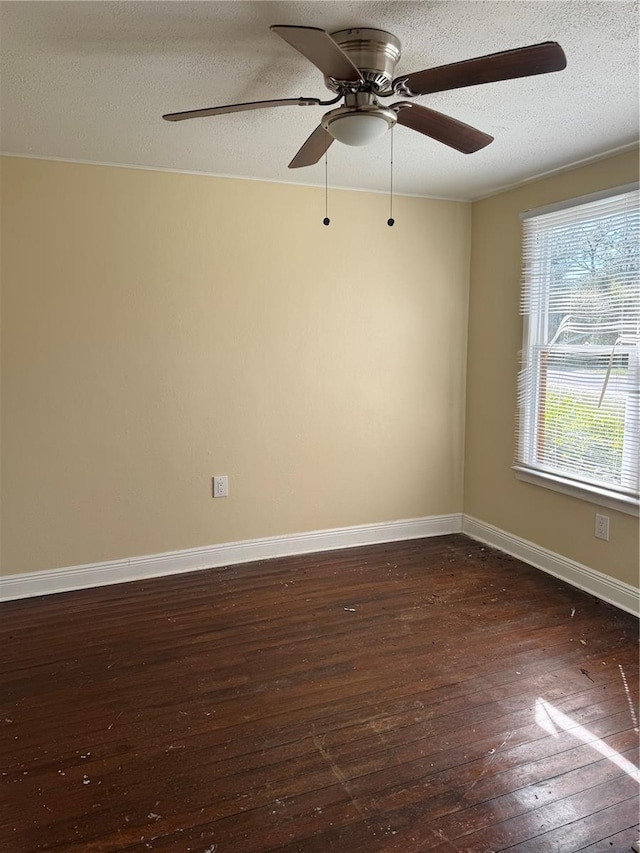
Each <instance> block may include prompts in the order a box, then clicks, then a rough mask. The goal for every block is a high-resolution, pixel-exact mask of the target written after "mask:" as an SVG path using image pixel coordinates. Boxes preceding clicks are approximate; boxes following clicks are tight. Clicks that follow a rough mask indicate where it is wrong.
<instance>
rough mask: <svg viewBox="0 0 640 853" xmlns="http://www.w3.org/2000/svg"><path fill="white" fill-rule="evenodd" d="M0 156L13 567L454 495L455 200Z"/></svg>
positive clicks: (7, 565)
mask: <svg viewBox="0 0 640 853" xmlns="http://www.w3.org/2000/svg"><path fill="white" fill-rule="evenodd" d="M2 169H3V174H2V184H3V208H2V288H3V294H2V299H3V313H2V322H3V339H2V346H3V353H2V370H3V377H2V378H3V382H2V395H3V406H2V413H3V433H2V435H3V447H2V452H3V486H2V489H3V492H2V513H3V532H4V536H3V559H2V571H3V573H4V574H12V573H19V572H27V571H35V570H40V569H49V568H60V567H65V566H73V565H80V564H84V563H91V562H97V561H103V560H110V559H116V558H125V557H133V556H137V555H142V554H152V553H158V552H164V551H170V550H178V549H183V548H191V547H197V546H205V545H210V544H216V543H222V542H232V541H240V540H245V539H250V538H255V537H262V536H271V535H281V534H282V535H285V534H290V533H295V532H301V531H309V530H319V529H330V528H336V527H343V526H349V525H358V524H366V523H375V522H383V521H393V520H398V519H403V518H415V517H422V516H429V515H436V514H440V513H450V512H460V511H461V510H462V478H463V470H462V465H463V442H464V393H465V363H466V362H465V358H466V325H467V297H468V269H469V246H470V205H468V204H463V203H456V202H440V201H430V200H425V199H417V198H415V199H413V198H398V199H396V202H395V204H394V214H395V217H396V220H397V224H396V226H395V228H393V229H391V228H389V227H388V226H387V224H386V219H387V215H388V214H387V209H388V207H387V206H388V200H387V198H386V197H385V196H382V195H376V194H368V193H357V192H339V191H334V192H331V193H330V214H331V217H332V223H331V226H330V227H328V228H325V227H324V226H323V225H322V217H323V215H324V191H323V190H320V189H317V188H305V187H294V186H287V185H279V184H269V183H257V182H250V181H239V180H228V179H218V178H208V177H203V176H192V175H180V174H169V173H162V172H153V171H142V170H131V169H117V168H110V167H102V166H88V165H80V164H68V163H56V162H46V161H38V160H29V159H20V158H3V160H2ZM214 474H227V475H228V476H229V478H230V479H229V490H230V496H229V498H227V499H219V500H213V499H212V498H211V477H212V475H214Z"/></svg>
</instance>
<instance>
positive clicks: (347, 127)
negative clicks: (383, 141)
mask: <svg viewBox="0 0 640 853" xmlns="http://www.w3.org/2000/svg"><path fill="white" fill-rule="evenodd" d="M395 123H396V115H395V113H394V112H393V111H392V110H385V109H379V110H371V111H364V110H362V111H361V110H357V111H356V110H349V111H347V110H346V109H345V108H344V107H340V108H338V109H337V110H332V111H331V112H330V113H327V115H326V116H324V117H323V119H322V125H323V127H324V128H325V130H327V131H328V132H329V133H330V134H331V136H333V138H334V139H337V140H338V142H343V143H344V144H345V145H368V144H369V143H370V142H375V141H376V139H380V137H382V136H384V134H385V133H386V132H387V130H389V128H390V127H393V125H394V124H395Z"/></svg>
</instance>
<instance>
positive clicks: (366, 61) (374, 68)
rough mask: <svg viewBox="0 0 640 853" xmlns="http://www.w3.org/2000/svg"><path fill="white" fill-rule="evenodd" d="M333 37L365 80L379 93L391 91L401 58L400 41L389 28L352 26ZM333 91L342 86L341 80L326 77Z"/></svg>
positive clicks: (328, 85) (327, 83)
mask: <svg viewBox="0 0 640 853" xmlns="http://www.w3.org/2000/svg"><path fill="white" fill-rule="evenodd" d="M330 35H331V38H332V39H333V40H334V41H335V43H336V44H337V45H338V47H340V48H341V49H342V50H343V51H344V52H345V53H346V54H347V56H348V57H349V59H350V60H351V61H352V62H353V64H354V65H355V66H356V68H357V69H358V70H359V71H360V73H361V74H362V76H363V78H364V81H365V83H367V84H368V87H370V89H371V91H373V92H375V93H376V94H382V93H383V92H388V93H391V91H392V87H391V81H392V80H393V76H394V70H395V67H396V65H397V63H398V60H399V59H400V49H401V45H400V40H399V39H398V38H396V36H394V35H393V34H392V33H388V32H386V30H374V29H351V30H338V31H337V32H335V33H331V34H330ZM325 83H326V85H327V87H328V88H329V89H331V90H332V91H333V92H338V91H340V89H341V86H340V81H336V80H334V79H333V78H332V77H325Z"/></svg>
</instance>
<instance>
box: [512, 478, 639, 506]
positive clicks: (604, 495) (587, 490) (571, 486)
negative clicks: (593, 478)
mask: <svg viewBox="0 0 640 853" xmlns="http://www.w3.org/2000/svg"><path fill="white" fill-rule="evenodd" d="M512 467H513V470H514V471H515V474H516V479H517V480H521V481H522V482H524V483H531V484H532V485H534V486H542V487H543V488H545V489H551V490H552V491H554V492H561V493H562V494H563V495H571V496H572V497H574V498H579V499H580V500H583V501H589V503H594V504H598V506H606V507H607V508H608V509H615V510H617V511H618V512H624V513H626V514H627V515H635V516H638V515H640V512H639V509H638V500H637V498H632V497H625V496H624V495H619V494H617V493H616V492H610V491H608V490H607V489H601V488H598V487H597V486H587V485H585V484H580V483H576V482H574V481H573V480H567V479H564V478H563V477H558V476H556V475H554V474H544V473H542V472H541V471H532V470H530V469H529V468H520V467H519V466H518V465H514V466H512Z"/></svg>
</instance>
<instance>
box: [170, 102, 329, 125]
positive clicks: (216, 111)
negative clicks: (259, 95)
mask: <svg viewBox="0 0 640 853" xmlns="http://www.w3.org/2000/svg"><path fill="white" fill-rule="evenodd" d="M320 103H322V101H320V99H319V98H280V99H279V100H276V101H249V102H248V103H246V104H227V105H226V106H223V107H206V108H205V109H203V110H187V111H186V112H182V113H167V114H166V115H163V116H162V118H163V119H165V120H166V121H184V120H185V119H187V118H205V117H206V116H219V115H223V114H224V113H242V112H245V110H262V109H264V108H265V107H294V106H298V107H311V106H317V105H318V104H320Z"/></svg>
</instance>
